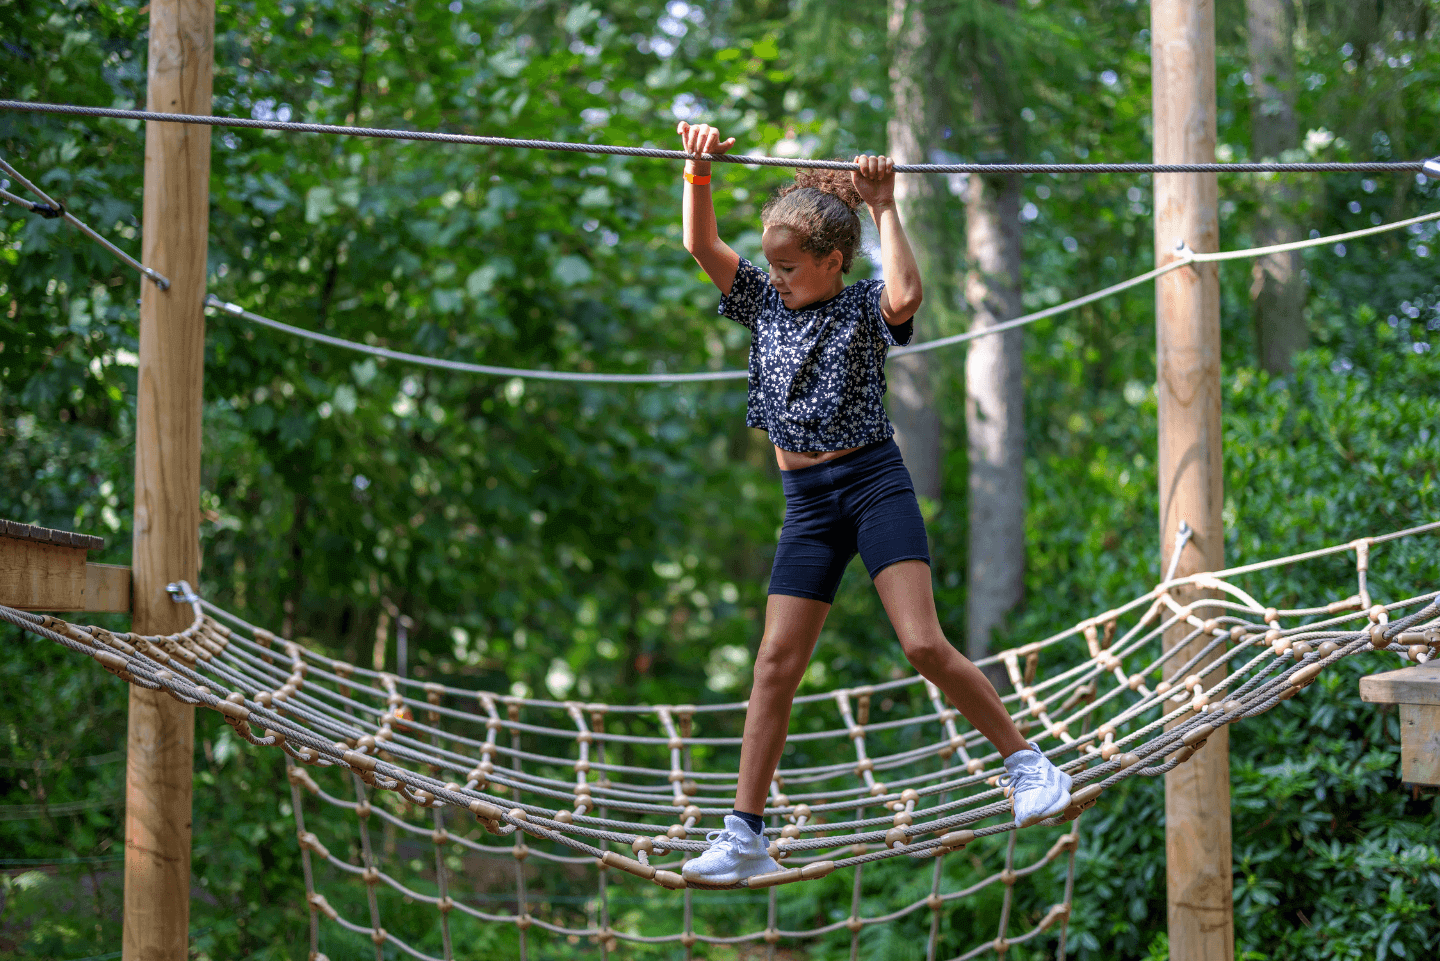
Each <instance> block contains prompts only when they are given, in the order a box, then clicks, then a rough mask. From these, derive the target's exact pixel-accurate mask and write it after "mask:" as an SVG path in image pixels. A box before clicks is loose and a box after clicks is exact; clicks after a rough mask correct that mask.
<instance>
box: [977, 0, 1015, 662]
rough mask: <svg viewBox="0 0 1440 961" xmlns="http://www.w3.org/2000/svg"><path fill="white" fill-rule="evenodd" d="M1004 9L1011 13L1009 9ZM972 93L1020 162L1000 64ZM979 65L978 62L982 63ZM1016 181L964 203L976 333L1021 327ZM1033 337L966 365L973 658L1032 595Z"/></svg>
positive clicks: (1007, 342) (987, 348)
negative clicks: (1029, 388)
mask: <svg viewBox="0 0 1440 961" xmlns="http://www.w3.org/2000/svg"><path fill="white" fill-rule="evenodd" d="M1002 3H1003V5H1005V6H1013V4H1012V3H1008V2H1004V0H1002ZM983 59H985V60H988V61H990V62H989V63H988V64H987V65H986V66H985V68H984V70H983V71H982V70H980V69H978V68H977V71H976V75H975V77H974V83H973V84H972V89H973V98H974V107H973V110H974V123H975V129H976V130H986V129H992V130H997V131H999V140H1000V145H1001V147H1002V149H1003V151H1004V153H1005V154H1006V155H1007V157H1006V159H1013V158H1014V156H1015V154H1017V153H1018V146H1019V142H1020V126H1019V124H1020V121H1019V117H1017V116H1015V115H1014V113H1013V107H1012V106H1005V105H1006V104H1007V103H1008V102H1009V99H1010V98H1009V97H1008V96H1006V88H1005V84H1006V82H1007V80H1006V77H1005V76H1003V74H1004V70H1003V67H1002V65H1001V63H1000V62H999V57H998V55H995V56H990V57H986V58H983ZM977 62H978V60H977ZM1022 184H1023V181H1022V180H1021V178H1020V176H1019V175H1017V174H1010V175H1006V176H1000V177H980V176H971V177H970V180H969V184H968V189H967V193H966V197H965V233H966V253H967V257H968V263H969V269H968V272H967V274H966V277H965V299H966V300H967V301H968V302H969V304H970V309H971V311H972V316H971V321H970V329H971V330H972V331H975V330H984V329H985V328H987V327H993V326H995V325H996V324H998V323H1002V322H1004V321H1006V320H1010V319H1012V318H1014V317H1018V316H1019V315H1020V313H1021V300H1020V200H1021V189H1022ZM1024 351H1025V335H1024V333H1023V331H1022V330H1021V329H1015V330H1010V331H1006V332H1005V333H1003V334H992V335H990V336H988V337H981V338H979V339H977V340H974V341H971V342H970V350H969V353H968V354H967V355H966V358H965V433H966V438H967V443H968V446H969V455H970V457H969V460H970V504H969V509H970V518H969V520H970V543H969V567H970V570H969V579H968V584H969V589H968V595H969V603H968V605H967V610H966V641H965V652H966V654H967V655H968V656H969V657H970V658H971V659H972V660H975V659H978V658H981V657H984V656H985V655H987V654H988V653H990V644H991V639H992V637H993V635H994V633H995V631H996V629H998V628H999V627H1000V626H1001V625H1002V624H1004V622H1005V619H1006V618H1007V617H1008V616H1009V614H1010V612H1011V611H1012V610H1014V609H1015V607H1016V606H1017V605H1018V604H1019V603H1020V600H1021V598H1022V597H1023V596H1024V592H1025V381H1024V371H1023V363H1024Z"/></svg>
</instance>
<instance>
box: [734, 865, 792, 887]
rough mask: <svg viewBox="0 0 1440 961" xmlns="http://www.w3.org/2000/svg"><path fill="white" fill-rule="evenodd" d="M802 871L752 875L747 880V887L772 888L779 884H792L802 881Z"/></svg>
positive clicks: (790, 870) (787, 870)
mask: <svg viewBox="0 0 1440 961" xmlns="http://www.w3.org/2000/svg"><path fill="white" fill-rule="evenodd" d="M800 870H801V869H800V868H787V869H785V870H784V871H771V872H769V873H767V874H755V875H751V876H750V877H749V878H747V879H746V881H745V886H746V887H747V888H770V887H774V886H775V885H777V884H791V883H793V882H795V881H799V880H800Z"/></svg>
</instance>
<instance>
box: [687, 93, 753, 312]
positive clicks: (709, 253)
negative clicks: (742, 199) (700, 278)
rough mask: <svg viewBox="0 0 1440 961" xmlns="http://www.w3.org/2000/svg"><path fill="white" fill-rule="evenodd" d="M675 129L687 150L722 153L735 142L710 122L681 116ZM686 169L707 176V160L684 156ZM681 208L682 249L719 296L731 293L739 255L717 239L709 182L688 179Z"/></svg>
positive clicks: (699, 152) (698, 176) (703, 177)
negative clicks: (694, 121) (722, 137)
mask: <svg viewBox="0 0 1440 961" xmlns="http://www.w3.org/2000/svg"><path fill="white" fill-rule="evenodd" d="M675 132H676V133H678V134H680V140H681V142H682V143H683V144H684V149H685V152H686V153H688V154H701V153H708V154H722V153H724V152H725V151H727V150H729V149H730V148H731V147H733V146H734V145H735V138H734V137H731V138H730V139H729V140H726V141H724V142H723V143H722V142H721V140H720V131H718V130H716V129H715V128H714V127H712V126H710V125H709V124H703V123H702V124H696V125H695V126H691V125H690V124H688V123H686V122H685V121H683V120H682V121H680V125H679V126H678V127H677V128H676V130H675ZM685 172H686V173H687V174H689V175H690V176H692V177H695V178H697V179H705V180H708V179H709V177H710V161H708V160H687V161H685ZM681 209H682V211H683V213H682V223H683V236H684V239H685V249H686V250H688V251H690V256H692V257H694V258H695V262H696V263H698V264H699V265H700V269H701V270H703V271H705V274H706V275H707V276H708V277H709V278H710V279H711V280H712V281H713V282H714V284H715V286H716V287H718V288H719V289H720V294H721V296H724V297H728V296H730V288H731V287H732V286H733V285H734V284H735V272H736V271H737V270H739V269H740V255H739V254H737V253H736V252H735V251H733V250H731V249H730V245H729V244H727V243H725V241H723V240H721V239H720V232H719V230H718V229H717V228H716V226H715V204H714V203H713V202H712V201H711V198H710V185H709V184H708V183H704V184H696V183H691V182H690V181H689V180H688V179H687V180H686V181H685V200H684V202H683V204H682V207H681Z"/></svg>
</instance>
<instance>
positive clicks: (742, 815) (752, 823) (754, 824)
mask: <svg viewBox="0 0 1440 961" xmlns="http://www.w3.org/2000/svg"><path fill="white" fill-rule="evenodd" d="M730 813H731V814H733V815H735V816H736V817H737V818H739V819H740V820H742V821H744V822H745V824H746V825H748V826H749V828H750V830H752V831H754V832H755V835H756V836H757V837H759V836H761V835H763V834H764V833H765V819H764V818H762V817H761V816H760V815H758V814H749V813H747V812H745V811H740V810H735V811H731V812H730Z"/></svg>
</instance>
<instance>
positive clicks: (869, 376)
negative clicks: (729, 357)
mask: <svg viewBox="0 0 1440 961" xmlns="http://www.w3.org/2000/svg"><path fill="white" fill-rule="evenodd" d="M884 287H885V282H884V281H883V280H858V281H856V282H855V283H853V284H851V285H850V286H848V287H846V288H845V289H844V290H843V291H841V292H840V293H839V294H837V295H836V296H834V297H832V298H830V299H829V300H822V301H820V302H819V303H815V304H811V305H810V306H808V307H805V308H804V309H802V310H791V309H790V308H788V307H786V306H785V304H784V303H782V302H781V300H780V294H779V292H778V291H776V290H775V288H774V287H773V286H771V284H770V278H769V276H768V275H767V274H766V273H765V271H763V270H761V269H760V268H759V267H756V266H755V265H754V264H752V263H750V261H748V260H745V259H744V258H741V260H740V267H739V269H738V270H736V271H735V283H734V284H733V285H732V286H731V288H730V293H729V295H728V296H725V297H722V298H720V308H719V312H720V314H721V315H722V316H725V317H729V318H730V319H731V320H734V321H736V322H737V323H740V324H742V325H743V326H745V327H747V328H749V330H750V332H751V334H752V335H753V336H752V337H751V340H750V398H749V403H748V405H747V407H746V411H745V426H746V427H758V428H760V429H761V430H764V431H766V432H768V433H769V435H770V442H771V443H773V444H774V445H775V446H776V447H779V448H780V449H782V450H788V451H795V452H801V453H810V452H817V451H834V450H845V449H847V448H850V447H863V446H865V445H866V444H870V443H874V442H875V441H880V440H886V439H888V438H890V437H891V436H893V435H894V433H895V428H894V427H893V426H892V425H891V424H890V418H889V416H888V415H887V414H886V413H885V407H884V405H883V404H882V403H881V398H882V397H884V396H885V355H886V354H887V353H888V352H889V350H890V348H891V347H902V346H904V344H906V343H909V342H910V337H911V331H912V330H913V327H912V325H911V324H910V323H909V322H908V321H907V322H906V323H904V324H897V325H896V326H895V327H894V328H893V329H892V328H891V327H890V325H888V324H886V323H885V317H884V315H883V314H881V313H880V291H881V290H883V289H884ZM897 334H899V335H900V336H902V337H904V338H905V339H904V341H903V342H902V341H899V340H897V339H896V335H897Z"/></svg>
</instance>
